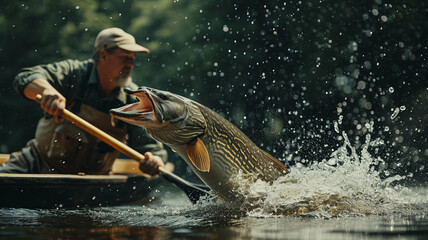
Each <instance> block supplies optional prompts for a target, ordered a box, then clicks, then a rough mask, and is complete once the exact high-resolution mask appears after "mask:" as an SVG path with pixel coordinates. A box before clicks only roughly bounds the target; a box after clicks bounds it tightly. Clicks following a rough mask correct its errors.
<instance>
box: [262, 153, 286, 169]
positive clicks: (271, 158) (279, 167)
mask: <svg viewBox="0 0 428 240" xmlns="http://www.w3.org/2000/svg"><path fill="white" fill-rule="evenodd" d="M265 154H266V156H267V160H268V161H270V162H272V163H273V165H274V166H275V167H276V168H277V169H278V170H280V171H281V172H284V173H288V169H287V168H286V167H285V166H284V164H282V163H281V162H280V161H278V159H276V158H274V157H272V156H271V155H270V154H269V153H267V152H265Z"/></svg>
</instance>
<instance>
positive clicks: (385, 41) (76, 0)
mask: <svg viewBox="0 0 428 240" xmlns="http://www.w3.org/2000/svg"><path fill="white" fill-rule="evenodd" d="M427 9H428V7H427V3H425V2H424V1H406V2H405V3H403V2H402V1H395V0H390V1H385V0H384V1H382V0H374V1H350V0H348V1H319V0H308V1H294V0H289V1H278V0H269V1H247V0H232V1H226V0H217V1H204V0H197V1H184V0H174V1H172V0H145V1H137V0H123V1H111V0H100V1H95V0H85V1H84V0H66V1H54V0H49V1H48V0H44V1H18V2H13V1H7V2H6V3H2V6H1V7H0V41H1V46H0V70H1V74H2V81H1V82H0V84H1V85H0V96H1V97H2V99H3V101H1V102H0V109H1V112H2V114H3V112H7V113H8V114H9V116H8V117H6V118H5V117H2V120H1V121H2V122H1V123H0V134H1V137H0V151H1V152H8V151H11V150H17V149H19V148H20V147H21V146H22V145H23V144H24V143H25V141H26V140H28V139H30V138H31V136H32V134H33V129H34V126H35V125H34V123H35V122H36V119H37V118H38V116H40V110H38V109H37V108H35V104H34V103H30V102H24V100H22V98H21V97H20V96H18V95H17V94H16V93H15V92H14V91H13V90H12V89H11V82H12V79H13V78H14V76H15V75H16V73H17V72H18V71H19V69H20V68H22V67H25V66H32V65H36V64H42V63H47V62H52V61H59V60H62V59H65V58H77V59H86V58H90V57H91V56H92V47H93V43H94V39H95V36H96V34H97V33H98V32H99V31H100V30H101V29H103V28H106V27H112V26H117V27H121V28H123V29H125V30H126V31H128V32H130V33H132V34H133V35H134V36H135V37H136V39H137V41H138V42H139V43H140V44H142V45H143V46H146V47H148V48H149V49H150V50H151V53H150V54H149V55H144V56H138V58H137V60H136V68H135V72H134V80H135V81H136V82H137V83H138V84H139V85H147V86H152V87H156V88H160V89H165V90H170V91H173V92H175V93H178V94H181V95H184V96H186V97H190V98H192V99H194V100H196V101H199V102H201V103H202V104H204V105H206V106H208V107H210V108H213V109H214V110H216V111H218V112H220V113H221V114H223V115H224V116H225V117H226V118H228V119H230V120H231V121H232V122H233V123H235V124H236V125H237V126H238V127H240V128H241V129H243V131H244V132H246V133H247V134H248V135H249V136H250V138H252V139H253V140H254V141H255V142H256V143H257V144H258V145H262V147H263V148H264V149H266V150H268V151H269V152H273V153H274V155H276V156H277V157H279V158H285V157H288V156H290V155H292V156H295V155H298V157H300V158H303V159H306V160H308V161H312V160H321V159H322V158H325V157H328V155H329V154H330V150H331V149H332V148H333V149H334V148H336V147H337V144H339V143H338V141H336V140H337V136H336V133H335V131H334V130H333V126H332V123H333V121H337V119H338V118H339V115H342V117H343V118H344V119H343V125H341V128H342V129H341V130H345V131H346V132H347V133H348V134H349V135H350V136H354V137H355V139H357V140H356V141H357V143H358V142H359V141H358V139H359V137H361V136H362V135H363V134H364V133H366V132H367V128H366V127H364V126H365V124H366V123H369V122H370V121H372V122H375V126H378V128H379V129H384V127H385V126H388V129H390V131H382V130H379V131H378V132H375V133H373V134H374V135H378V136H379V137H380V138H382V139H384V140H385V141H386V143H387V144H389V145H391V146H397V148H400V147H399V146H404V145H405V146H406V148H405V149H407V150H406V151H407V152H413V153H414V152H416V153H415V154H406V151H404V150H402V149H399V150H398V152H399V154H398V155H397V154H390V152H388V151H392V150H385V151H384V152H382V151H380V152H381V153H383V154H385V155H387V156H393V155H394V156H396V157H398V158H403V159H406V160H405V162H406V164H407V163H410V162H411V161H413V160H411V159H413V157H415V156H418V157H419V158H425V159H426V156H423V153H424V152H426V150H425V148H426V143H427V138H426V133H425V135H424V134H423V133H424V131H425V130H426V126H427V124H426V123H427V117H426V112H427V107H426V106H427V102H428V99H427V97H426V96H427V95H428V94H427V89H426V75H427V63H426V62H427V61H426V57H427V47H426V39H427V31H426V29H428V22H427V21H426V16H427V14H426V13H427ZM390 88H392V89H394V92H393V94H392V92H390V91H389V90H388V89H390ZM5 99H7V101H5ZM400 106H407V110H406V111H404V112H403V113H400V116H399V117H398V118H396V119H391V118H390V117H389V116H390V115H391V109H395V108H397V107H400ZM24 112H25V116H23V114H22V113H24ZM409 119H411V120H409ZM22 126H26V127H22ZM424 136H425V137H424ZM397 139H405V140H404V141H403V140H400V142H397ZM406 141H408V143H406ZM1 146H3V148H2V147H1ZM409 149H410V150H409ZM396 150H397V149H393V151H395V152H397V151H396ZM296 153H297V154H296ZM388 154H389V155H388ZM400 154H401V155H400ZM391 158H393V157H391ZM409 165H410V164H409Z"/></svg>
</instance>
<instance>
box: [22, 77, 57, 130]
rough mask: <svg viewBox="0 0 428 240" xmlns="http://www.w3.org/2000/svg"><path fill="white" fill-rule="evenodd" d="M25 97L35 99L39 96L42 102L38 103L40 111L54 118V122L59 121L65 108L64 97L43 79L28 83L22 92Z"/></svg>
mask: <svg viewBox="0 0 428 240" xmlns="http://www.w3.org/2000/svg"><path fill="white" fill-rule="evenodd" d="M23 94H24V96H25V97H27V98H29V99H32V100H34V99H36V96H37V95H38V94H40V95H41V96H42V101H41V103H40V105H41V107H42V109H43V110H44V111H45V112H47V113H49V114H50V115H52V116H54V117H55V121H56V122H59V121H60V120H61V114H62V112H63V111H64V108H65V97H64V96H62V95H61V94H60V93H59V92H58V91H57V90H56V89H55V88H54V87H52V85H51V84H50V83H49V82H48V81H47V80H44V79H41V78H38V79H36V80H34V81H32V82H30V83H28V84H27V85H26V86H25V88H24V91H23Z"/></svg>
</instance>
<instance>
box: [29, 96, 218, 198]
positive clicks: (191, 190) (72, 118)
mask: <svg viewBox="0 0 428 240" xmlns="http://www.w3.org/2000/svg"><path fill="white" fill-rule="evenodd" d="M41 100H42V96H41V95H40V94H38V95H37V96H36V99H35V101H36V102H38V103H39V104H40V103H41ZM61 116H62V117H63V118H64V119H65V120H67V121H69V122H71V123H72V124H74V125H76V126H77V127H79V128H81V129H83V130H84V131H86V132H88V133H89V134H91V135H93V136H95V137H97V138H99V139H100V140H102V141H103V142H105V143H107V144H108V145H110V146H111V147H113V148H114V149H116V150H118V151H119V152H121V153H123V154H125V155H126V156H128V157H129V158H131V159H134V160H136V161H138V162H139V161H141V160H144V158H145V157H144V155H142V154H141V153H139V152H137V151H136V150H134V149H132V148H131V147H129V146H128V145H126V144H124V143H122V142H121V141H119V140H117V139H116V138H114V137H112V136H110V135H108V134H107V133H105V132H104V131H102V130H101V129H99V128H97V127H95V126H94V125H92V124H90V123H89V122H87V121H86V120H84V119H82V118H80V117H79V116H77V115H75V114H74V113H72V112H70V111H69V110H67V109H64V111H63V113H62V115H61ZM159 172H161V175H162V176H163V177H164V178H165V179H166V180H168V181H170V182H171V183H173V184H175V185H176V186H177V187H179V188H181V190H183V191H184V192H185V193H186V194H187V196H188V197H189V199H190V200H191V201H192V202H193V203H195V202H196V201H198V200H199V199H200V197H201V196H206V195H212V194H211V193H210V192H209V191H210V188H209V187H207V186H204V185H199V184H194V183H191V182H189V181H186V180H184V179H182V178H180V177H179V176H177V175H175V174H174V173H172V172H170V171H168V170H166V169H165V168H163V167H159Z"/></svg>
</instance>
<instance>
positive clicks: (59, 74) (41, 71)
mask: <svg viewBox="0 0 428 240" xmlns="http://www.w3.org/2000/svg"><path fill="white" fill-rule="evenodd" d="M79 69H81V68H80V62H78V61H75V60H65V61H61V62H56V63H50V64H45V65H37V66H34V67H27V68H23V69H21V71H20V72H19V73H18V75H17V76H16V77H15V80H14V81H13V86H14V88H15V90H16V91H17V92H18V93H19V94H21V95H22V96H24V88H25V87H26V86H27V85H28V84H29V83H31V82H32V81H34V80H36V79H39V78H40V79H45V80H47V81H48V82H49V83H50V84H51V85H52V86H53V87H54V88H55V89H57V90H58V92H60V93H61V94H63V95H64V96H65V95H66V94H68V92H67V89H69V88H70V87H72V86H74V85H76V83H77V82H76V81H77V80H78V79H79V78H80V77H81V72H80V71H79Z"/></svg>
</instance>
